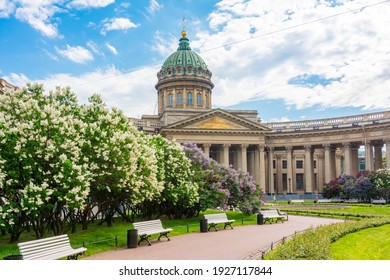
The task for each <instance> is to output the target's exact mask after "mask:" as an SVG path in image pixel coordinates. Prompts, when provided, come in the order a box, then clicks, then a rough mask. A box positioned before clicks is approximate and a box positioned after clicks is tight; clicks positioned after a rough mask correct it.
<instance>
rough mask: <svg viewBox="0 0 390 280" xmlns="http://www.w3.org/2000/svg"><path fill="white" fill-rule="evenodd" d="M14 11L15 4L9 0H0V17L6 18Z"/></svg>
mask: <svg viewBox="0 0 390 280" xmlns="http://www.w3.org/2000/svg"><path fill="white" fill-rule="evenodd" d="M14 11H15V4H14V3H13V2H12V1H10V0H2V1H0V18H7V17H9V16H10V15H11V14H12V13H13V12H14Z"/></svg>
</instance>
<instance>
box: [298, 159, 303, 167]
mask: <svg viewBox="0 0 390 280" xmlns="http://www.w3.org/2000/svg"><path fill="white" fill-rule="evenodd" d="M296 167H297V168H303V160H297V161H296Z"/></svg>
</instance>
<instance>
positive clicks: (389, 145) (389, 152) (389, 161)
mask: <svg viewBox="0 0 390 280" xmlns="http://www.w3.org/2000/svg"><path fill="white" fill-rule="evenodd" d="M385 143H386V168H390V139H386V140H385Z"/></svg>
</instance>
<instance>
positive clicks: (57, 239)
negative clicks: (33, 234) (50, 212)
mask: <svg viewBox="0 0 390 280" xmlns="http://www.w3.org/2000/svg"><path fill="white" fill-rule="evenodd" d="M18 247H19V251H20V255H21V256H22V258H23V260H56V259H61V258H65V257H67V259H68V260H77V258H78V256H79V255H81V254H82V253H83V252H85V251H86V250H87V248H84V247H81V248H78V249H73V248H72V246H70V242H69V237H68V235H67V234H63V235H58V236H54V237H48V238H42V239H38V240H33V241H27V242H21V243H18Z"/></svg>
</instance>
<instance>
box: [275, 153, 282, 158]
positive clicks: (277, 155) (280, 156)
mask: <svg viewBox="0 0 390 280" xmlns="http://www.w3.org/2000/svg"><path fill="white" fill-rule="evenodd" d="M275 157H276V158H277V159H281V158H282V157H283V155H280V154H276V155H275Z"/></svg>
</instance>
